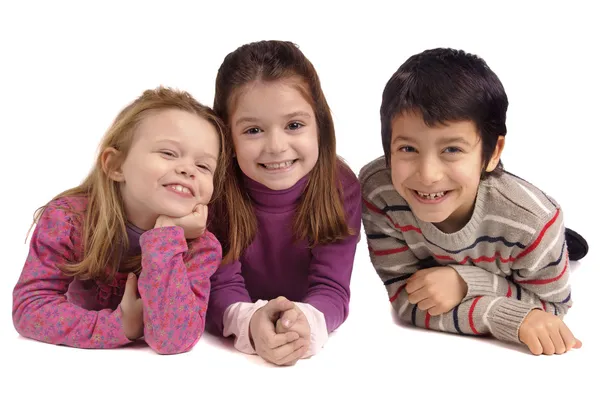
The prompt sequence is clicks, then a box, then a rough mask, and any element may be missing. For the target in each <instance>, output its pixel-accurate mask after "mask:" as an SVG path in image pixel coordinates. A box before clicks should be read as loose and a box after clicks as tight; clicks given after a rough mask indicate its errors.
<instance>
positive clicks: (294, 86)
mask: <svg viewBox="0 0 600 398" xmlns="http://www.w3.org/2000/svg"><path fill="white" fill-rule="evenodd" d="M311 102H312V101H310V96H309V95H308V90H307V87H306V85H305V84H304V83H303V82H302V81H301V80H300V79H295V78H294V79H291V78H290V79H280V80H277V81H273V82H269V81H253V82H250V83H247V84H245V85H244V86H242V87H240V88H238V89H237V90H236V91H235V92H234V93H233V95H232V98H231V103H230V109H231V112H230V115H231V116H232V118H233V117H234V116H239V115H241V114H245V113H262V112H269V113H272V112H273V111H274V110H284V109H286V108H301V109H304V110H306V111H310V110H312V106H311Z"/></svg>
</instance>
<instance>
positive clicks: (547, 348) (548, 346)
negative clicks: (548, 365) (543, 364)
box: [538, 330, 554, 355]
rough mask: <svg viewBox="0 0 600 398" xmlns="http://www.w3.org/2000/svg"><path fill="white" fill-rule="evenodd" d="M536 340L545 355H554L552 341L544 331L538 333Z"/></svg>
mask: <svg viewBox="0 0 600 398" xmlns="http://www.w3.org/2000/svg"><path fill="white" fill-rule="evenodd" d="M538 339H539V340H540V343H541V344H542V349H543V352H544V354H545V355H552V354H554V344H553V343H552V339H551V338H550V335H549V334H548V332H547V331H546V330H542V331H541V332H539V333H538Z"/></svg>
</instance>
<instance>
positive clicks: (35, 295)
mask: <svg viewBox="0 0 600 398" xmlns="http://www.w3.org/2000/svg"><path fill="white" fill-rule="evenodd" d="M76 225H77V226H78V225H79V223H76V222H75V221H74V220H72V219H71V215H70V212H68V211H66V210H64V209H60V208H57V207H52V206H49V207H47V208H46V209H45V211H44V212H43V214H42V216H41V217H40V219H39V221H38V223H37V226H36V228H35V230H34V232H33V235H32V237H31V243H30V249H29V255H28V256H27V260H26V261H25V265H24V267H23V270H22V272H21V276H20V278H19V280H18V282H17V284H16V286H15V288H14V290H13V307H12V317H13V323H14V326H15V329H16V330H17V332H19V334H21V335H22V336H24V337H28V338H31V339H35V340H39V341H43V342H46V343H51V344H58V345H66V346H71V347H79V348H116V347H119V346H124V345H126V344H128V343H131V341H130V340H129V339H128V338H127V337H126V336H125V334H124V332H123V327H122V323H121V318H122V313H121V310H120V307H119V308H118V309H116V310H115V311H112V310H110V309H104V310H100V311H89V310H86V309H83V308H81V307H79V306H77V305H74V304H72V303H69V302H68V301H67V298H66V296H65V294H66V293H67V290H68V288H69V285H70V283H71V282H72V281H73V278H72V277H69V276H66V275H65V274H64V273H63V272H62V271H61V270H60V269H59V268H58V267H57V266H58V265H65V264H69V263H75V262H78V261H81V260H80V259H79V258H78V255H77V254H76V253H79V251H80V250H79V249H80V248H78V247H75V244H74V243H73V236H74V234H76V233H80V231H77V228H78V227H77V226H76Z"/></svg>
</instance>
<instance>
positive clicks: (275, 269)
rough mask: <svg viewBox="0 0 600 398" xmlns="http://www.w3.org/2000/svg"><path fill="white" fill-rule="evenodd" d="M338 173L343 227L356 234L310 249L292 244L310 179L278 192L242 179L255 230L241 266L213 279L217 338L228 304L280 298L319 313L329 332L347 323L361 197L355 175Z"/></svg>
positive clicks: (211, 318) (227, 267)
mask: <svg viewBox="0 0 600 398" xmlns="http://www.w3.org/2000/svg"><path fill="white" fill-rule="evenodd" d="M338 170H339V172H338V176H339V178H340V179H341V182H342V187H343V202H344V208H345V211H346V222H347V223H348V226H349V227H350V228H351V229H352V230H354V231H355V233H354V235H352V236H350V237H348V238H346V239H344V240H342V241H338V242H336V243H332V244H328V245H320V246H316V247H314V248H313V249H310V248H309V247H308V242H307V241H306V240H303V241H295V239H294V234H293V227H292V225H293V219H294V214H295V210H296V208H297V206H298V204H299V202H300V198H301V195H302V192H303V190H304V188H305V186H306V184H307V181H308V177H304V178H302V179H301V180H300V181H298V182H297V183H296V184H295V185H294V186H293V187H291V188H289V189H286V190H281V191H274V190H271V189H269V188H267V187H265V186H264V185H262V184H260V183H258V182H256V181H254V180H251V179H250V178H247V177H245V188H246V190H247V192H248V193H249V195H250V197H251V198H252V201H253V205H254V211H255V214H256V218H257V221H258V223H257V226H258V228H257V233H256V237H255V238H254V240H253V242H252V244H251V245H250V246H249V247H248V248H247V249H246V250H245V251H244V252H243V253H242V255H241V257H240V259H239V261H235V262H233V263H229V264H223V265H221V266H220V267H219V269H218V270H217V272H216V273H215V274H214V275H213V276H212V278H211V292H210V298H209V305H208V313H207V321H208V322H209V323H211V324H212V325H210V326H213V327H216V329H217V330H216V331H217V332H218V333H222V332H223V315H224V314H225V311H226V310H227V308H228V307H229V306H230V305H231V304H234V303H238V302H247V303H253V302H255V301H257V300H259V299H262V300H271V299H274V298H276V297H278V296H284V297H286V298H287V299H288V300H291V301H297V302H304V303H307V304H311V305H312V306H313V307H315V308H316V309H317V310H319V311H321V313H323V315H324V317H325V322H326V324H327V331H328V332H332V331H333V330H335V329H337V328H338V326H340V325H341V324H342V323H343V322H344V321H345V320H346V318H347V316H348V303H349V301H350V277H351V274H352V266H353V263H354V255H355V252H356V245H357V243H358V240H359V237H360V228H361V219H360V210H361V196H360V185H359V182H358V179H357V178H356V176H355V175H354V173H352V171H351V170H349V169H347V168H345V167H341V166H340V167H339V168H338ZM211 329H212V328H211Z"/></svg>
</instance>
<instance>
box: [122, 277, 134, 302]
mask: <svg viewBox="0 0 600 398" xmlns="http://www.w3.org/2000/svg"><path fill="white" fill-rule="evenodd" d="M123 298H124V299H125V298H126V299H129V300H132V301H134V300H137V298H138V297H137V277H136V276H135V274H134V273H133V272H130V273H129V275H127V282H125V290H124V291H123Z"/></svg>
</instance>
